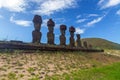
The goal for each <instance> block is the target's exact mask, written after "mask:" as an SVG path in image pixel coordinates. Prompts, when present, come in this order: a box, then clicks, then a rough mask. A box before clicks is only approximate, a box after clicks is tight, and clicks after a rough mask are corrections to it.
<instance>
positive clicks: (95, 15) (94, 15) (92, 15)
mask: <svg viewBox="0 0 120 80" xmlns="http://www.w3.org/2000/svg"><path fill="white" fill-rule="evenodd" d="M97 16H99V15H98V14H89V15H88V17H97Z"/></svg>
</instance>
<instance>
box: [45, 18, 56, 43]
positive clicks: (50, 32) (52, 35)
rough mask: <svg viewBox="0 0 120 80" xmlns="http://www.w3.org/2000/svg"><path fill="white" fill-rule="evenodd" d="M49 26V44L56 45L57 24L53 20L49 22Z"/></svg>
mask: <svg viewBox="0 0 120 80" xmlns="http://www.w3.org/2000/svg"><path fill="white" fill-rule="evenodd" d="M47 26H48V30H49V32H48V33H47V39H48V40H47V43H48V44H54V33H53V32H54V26H55V23H54V22H53V20H52V19H49V21H48V22H47Z"/></svg>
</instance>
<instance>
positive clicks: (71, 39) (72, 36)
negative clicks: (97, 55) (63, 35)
mask: <svg viewBox="0 0 120 80" xmlns="http://www.w3.org/2000/svg"><path fill="white" fill-rule="evenodd" d="M69 32H70V47H75V39H74V32H75V28H74V27H73V26H71V27H70V28H69Z"/></svg>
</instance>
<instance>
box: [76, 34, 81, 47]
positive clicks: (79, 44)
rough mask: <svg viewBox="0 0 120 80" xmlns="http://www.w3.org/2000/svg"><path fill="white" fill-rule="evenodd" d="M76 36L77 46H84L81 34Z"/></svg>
mask: <svg viewBox="0 0 120 80" xmlns="http://www.w3.org/2000/svg"><path fill="white" fill-rule="evenodd" d="M76 36H77V40H76V42H77V47H82V44H81V37H80V34H76Z"/></svg>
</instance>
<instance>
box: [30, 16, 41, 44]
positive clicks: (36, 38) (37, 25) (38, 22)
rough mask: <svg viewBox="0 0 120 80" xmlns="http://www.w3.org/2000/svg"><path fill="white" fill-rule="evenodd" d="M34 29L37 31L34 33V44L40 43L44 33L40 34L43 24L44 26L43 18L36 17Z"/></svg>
mask: <svg viewBox="0 0 120 80" xmlns="http://www.w3.org/2000/svg"><path fill="white" fill-rule="evenodd" d="M33 23H34V28H35V30H34V31H33V32H32V38H33V40H32V42H33V43H40V41H41V36H42V33H41V32H40V29H41V24H42V18H41V16H39V15H35V16H34V18H33Z"/></svg>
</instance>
